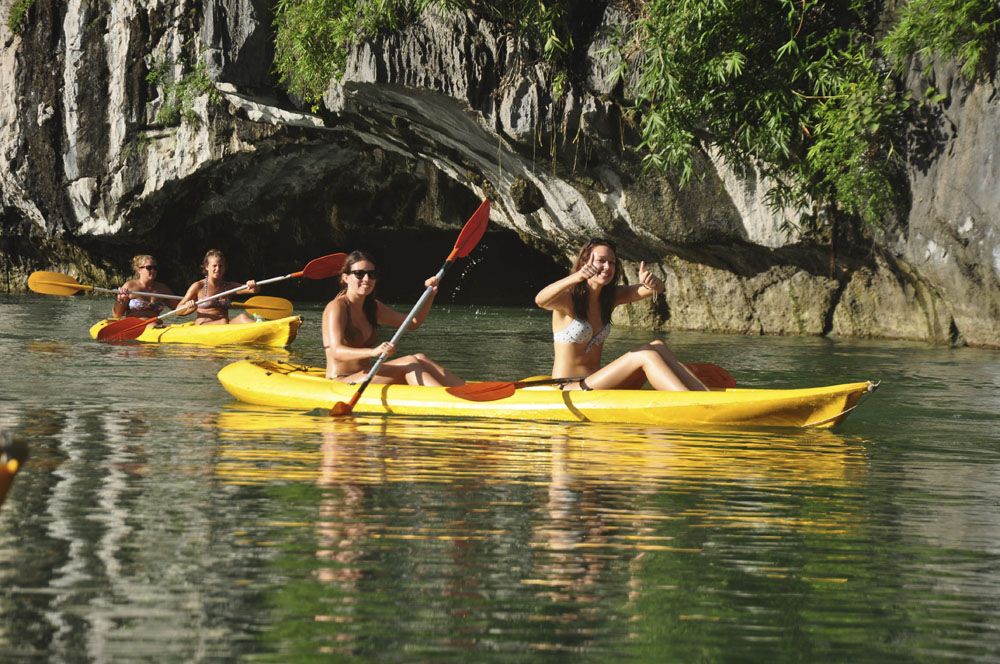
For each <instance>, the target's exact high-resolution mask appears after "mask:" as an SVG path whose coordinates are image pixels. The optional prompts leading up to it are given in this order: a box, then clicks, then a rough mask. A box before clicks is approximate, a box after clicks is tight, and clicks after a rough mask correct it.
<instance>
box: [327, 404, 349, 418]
mask: <svg viewBox="0 0 1000 664" xmlns="http://www.w3.org/2000/svg"><path fill="white" fill-rule="evenodd" d="M350 414H351V407H350V406H349V405H347V404H346V403H344V402H343V401H338V402H337V403H335V404H333V408H331V409H330V413H329V415H330V417H343V416H345V415H350Z"/></svg>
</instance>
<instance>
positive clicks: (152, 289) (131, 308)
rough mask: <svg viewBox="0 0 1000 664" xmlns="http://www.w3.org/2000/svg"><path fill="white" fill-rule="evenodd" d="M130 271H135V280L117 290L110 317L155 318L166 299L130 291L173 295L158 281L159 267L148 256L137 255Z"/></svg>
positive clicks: (153, 259)
mask: <svg viewBox="0 0 1000 664" xmlns="http://www.w3.org/2000/svg"><path fill="white" fill-rule="evenodd" d="M132 269H134V270H135V274H136V276H135V279H131V280H129V281H126V282H125V283H124V284H122V285H121V288H119V289H118V295H117V296H116V298H115V303H114V305H113V306H112V308H111V315H112V316H114V317H115V318H122V317H123V316H129V317H132V318H156V317H157V316H159V315H160V313H161V312H162V311H163V307H164V306H165V305H166V299H164V298H159V297H156V296H153V295H139V293H131V292H130V291H140V292H142V293H161V294H163V295H173V294H174V292H173V291H172V290H170V288H169V287H168V286H167V285H166V284H164V283H161V282H159V281H157V277H158V276H159V265H158V263H157V260H156V259H155V258H153V257H152V256H150V255H149V254H139V255H138V256H136V257H134V258H133V259H132Z"/></svg>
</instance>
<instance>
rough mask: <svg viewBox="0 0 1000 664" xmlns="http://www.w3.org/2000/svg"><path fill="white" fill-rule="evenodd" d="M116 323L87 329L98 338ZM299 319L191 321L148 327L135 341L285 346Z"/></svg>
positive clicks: (99, 323)
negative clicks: (243, 321) (211, 323)
mask: <svg viewBox="0 0 1000 664" xmlns="http://www.w3.org/2000/svg"><path fill="white" fill-rule="evenodd" d="M115 320H116V319H114V318H109V319H106V320H102V321H99V322H97V323H95V324H94V326H93V327H91V328H90V336H91V337H93V338H94V339H96V338H97V333H98V332H100V331H101V330H102V329H103V328H104V327H105V326H106V325H108V324H109V323H112V322H114V321H115ZM301 325H302V317H301V316H287V317H285V318H278V319H276V320H265V321H260V322H259V323H229V324H228V325H195V324H194V321H189V322H187V323H179V324H176V325H165V326H163V327H147V328H146V329H145V330H143V331H142V334H140V335H139V337H138V338H137V341H145V342H148V343H161V344H163V343H170V344H201V345H203V346H224V345H229V344H253V345H258V346H287V345H289V344H290V343H292V341H293V340H294V339H295V336H296V335H297V334H298V333H299V326H301Z"/></svg>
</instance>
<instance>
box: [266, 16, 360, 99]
mask: <svg viewBox="0 0 1000 664" xmlns="http://www.w3.org/2000/svg"><path fill="white" fill-rule="evenodd" d="M364 4H365V3H358V2H355V1H354V0H278V3H277V5H276V6H275V18H274V27H275V56H274V65H275V69H276V70H277V72H278V74H279V75H280V76H281V81H282V82H283V83H284V84H285V85H286V86H287V88H288V90H289V92H290V93H292V94H293V95H296V96H298V97H301V98H303V99H305V100H306V101H310V102H317V101H319V100H320V99H322V97H323V92H324V91H325V90H326V88H327V86H329V85H330V81H331V80H333V79H334V78H338V77H339V76H340V75H341V74H342V72H343V70H344V64H345V62H346V59H347V47H348V46H349V45H350V44H351V43H353V42H354V41H356V40H358V39H360V36H361V35H362V34H363V31H364V28H363V24H364V23H365V21H364V20H363V17H362V16H361V15H360V14H359V10H360V9H361V8H360V7H359V5H364ZM371 4H378V3H371Z"/></svg>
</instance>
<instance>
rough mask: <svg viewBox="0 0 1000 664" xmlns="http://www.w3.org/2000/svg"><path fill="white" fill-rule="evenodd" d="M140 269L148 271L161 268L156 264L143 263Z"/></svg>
mask: <svg viewBox="0 0 1000 664" xmlns="http://www.w3.org/2000/svg"><path fill="white" fill-rule="evenodd" d="M139 269H140V270H146V271H147V272H149V271H151V270H159V269H160V268H158V267H156V266H155V265H143V266H142V267H140V268H139Z"/></svg>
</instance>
